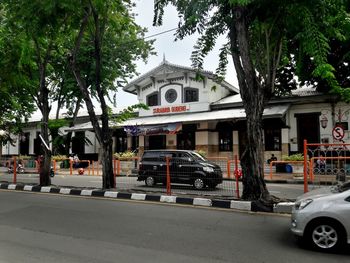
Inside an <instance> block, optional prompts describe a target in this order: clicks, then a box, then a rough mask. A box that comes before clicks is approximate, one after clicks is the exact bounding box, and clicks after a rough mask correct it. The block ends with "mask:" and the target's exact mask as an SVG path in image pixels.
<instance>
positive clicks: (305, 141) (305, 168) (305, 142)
mask: <svg viewBox="0 0 350 263" xmlns="http://www.w3.org/2000/svg"><path fill="white" fill-rule="evenodd" d="M310 168H311V167H310ZM308 191H309V189H308V179H307V140H304V193H307V192H308Z"/></svg>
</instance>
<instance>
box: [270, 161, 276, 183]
mask: <svg viewBox="0 0 350 263" xmlns="http://www.w3.org/2000/svg"><path fill="white" fill-rule="evenodd" d="M274 162H275V161H271V162H270V180H272V166H273V164H275V163H274Z"/></svg>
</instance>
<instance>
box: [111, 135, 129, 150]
mask: <svg viewBox="0 0 350 263" xmlns="http://www.w3.org/2000/svg"><path fill="white" fill-rule="evenodd" d="M113 137H115V145H114V150H115V152H117V153H121V152H125V151H127V150H128V138H127V134H126V132H125V131H124V130H123V129H117V130H115V131H114V132H113Z"/></svg>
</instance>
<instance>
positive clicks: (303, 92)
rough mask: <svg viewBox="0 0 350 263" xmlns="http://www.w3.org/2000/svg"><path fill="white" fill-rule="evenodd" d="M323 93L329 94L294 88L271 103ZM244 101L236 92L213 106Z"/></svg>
mask: <svg viewBox="0 0 350 263" xmlns="http://www.w3.org/2000/svg"><path fill="white" fill-rule="evenodd" d="M322 95H327V94H324V93H322V92H319V91H317V90H316V88H315V87H301V88H298V89H296V90H292V92H291V94H289V95H285V96H282V97H274V98H272V99H271V100H270V103H272V102H279V101H294V100H295V99H298V100H300V99H301V98H306V97H313V96H322ZM242 103H243V102H242V98H241V94H234V95H230V96H227V97H225V98H222V99H220V100H218V101H216V102H213V103H212V104H211V107H212V108H213V109H218V108H223V107H225V108H227V107H234V106H241V105H242Z"/></svg>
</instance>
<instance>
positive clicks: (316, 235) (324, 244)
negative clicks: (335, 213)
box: [306, 220, 344, 251]
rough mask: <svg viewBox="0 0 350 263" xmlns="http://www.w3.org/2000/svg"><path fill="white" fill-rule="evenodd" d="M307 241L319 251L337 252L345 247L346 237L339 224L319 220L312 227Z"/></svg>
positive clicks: (308, 232)
mask: <svg viewBox="0 0 350 263" xmlns="http://www.w3.org/2000/svg"><path fill="white" fill-rule="evenodd" d="M306 239H307V241H308V243H309V244H311V245H312V247H313V248H315V249H317V250H323V251H335V250H337V249H339V248H340V247H341V246H342V245H343V242H344V235H343V232H342V231H341V226H340V225H339V223H337V222H335V221H327V220H319V221H315V222H314V223H313V224H312V225H310V227H309V228H308V230H307V231H306Z"/></svg>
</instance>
